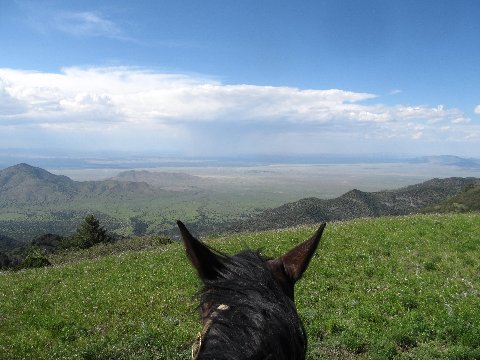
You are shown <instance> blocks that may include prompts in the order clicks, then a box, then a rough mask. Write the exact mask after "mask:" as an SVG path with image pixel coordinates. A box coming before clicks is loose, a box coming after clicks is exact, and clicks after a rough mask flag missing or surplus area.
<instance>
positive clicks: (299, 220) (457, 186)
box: [229, 177, 479, 231]
mask: <svg viewBox="0 0 480 360" xmlns="http://www.w3.org/2000/svg"><path fill="white" fill-rule="evenodd" d="M478 181H479V179H476V178H459V177H453V178H447V179H432V180H429V181H426V182H423V183H421V184H417V185H411V186H407V187H404V188H401V189H398V190H388V191H378V192H363V191H360V190H356V189H354V190H351V191H349V192H347V193H345V194H343V195H342V196H340V197H337V198H335V199H328V200H323V199H318V198H305V199H301V200H299V201H295V202H292V203H288V204H285V205H282V206H280V207H277V208H274V209H267V210H264V211H261V212H259V213H257V214H252V215H250V216H247V217H246V218H244V219H242V220H241V221H238V222H234V223H233V224H231V225H230V228H229V231H258V230H270V229H278V228H286V227H292V226H297V225H303V224H318V223H321V222H323V221H337V220H352V219H356V218H365V217H378V216H391V215H406V214H412V213H418V212H420V211H421V210H422V209H424V208H427V207H431V206H433V205H434V204H439V203H441V202H442V201H446V200H447V199H449V198H451V197H453V196H455V195H458V194H459V193H461V192H462V191H464V190H465V188H466V187H467V186H468V185H469V184H470V185H471V184H474V183H475V182H478Z"/></svg>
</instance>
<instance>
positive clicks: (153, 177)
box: [111, 170, 202, 190]
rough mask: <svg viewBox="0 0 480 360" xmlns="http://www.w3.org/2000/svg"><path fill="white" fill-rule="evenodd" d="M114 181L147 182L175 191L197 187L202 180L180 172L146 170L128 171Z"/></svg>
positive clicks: (114, 178)
mask: <svg viewBox="0 0 480 360" xmlns="http://www.w3.org/2000/svg"><path fill="white" fill-rule="evenodd" d="M111 180H114V181H122V182H125V181H127V182H145V183H147V184H150V185H153V186H156V187H161V188H166V189H172V190H175V189H177V188H179V187H180V188H184V187H186V186H195V184H198V182H199V181H201V180H202V178H200V177H199V176H195V175H190V174H186V173H180V172H163V171H146V170H128V171H122V172H121V173H119V174H118V175H117V176H114V177H112V178H111Z"/></svg>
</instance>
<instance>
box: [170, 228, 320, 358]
mask: <svg viewBox="0 0 480 360" xmlns="http://www.w3.org/2000/svg"><path fill="white" fill-rule="evenodd" d="M178 226H179V228H180V231H181V234H182V238H183V242H184V244H185V248H186V252H187V256H188V258H189V260H190V262H191V263H192V265H193V266H194V268H195V269H196V270H197V272H198V275H199V277H200V278H201V280H202V281H203V289H202V291H201V293H200V311H201V315H202V321H203V324H204V328H203V331H202V332H201V333H200V334H199V337H198V339H197V343H196V344H195V350H194V351H193V354H192V357H194V358H195V359H210V360H212V359H217V360H221V359H229V360H240V359H242V360H246V359H248V360H263V359H272V360H274V359H275V360H281V359H288V360H296V359H305V354H306V348H307V337H306V334H305V329H304V327H303V324H302V321H301V320H300V318H299V316H298V314H297V310H296V308H295V304H294V285H295V282H296V281H297V280H299V279H300V277H301V276H302V274H303V272H304V271H305V270H306V268H307V266H308V264H309V262H310V259H311V258H312V256H313V254H314V253H315V250H316V248H317V246H318V243H319V241H320V238H321V236H322V233H323V229H324V228H325V224H322V225H321V226H320V228H319V229H318V230H317V232H316V233H315V234H314V235H313V236H312V237H311V238H310V239H309V240H307V241H305V242H303V243H302V244H300V245H298V246H297V247H295V248H293V249H292V250H290V251H288V252H287V253H286V254H284V255H282V256H280V257H278V258H275V259H266V258H264V257H262V256H261V255H260V254H259V252H258V251H251V250H245V251H242V252H240V253H239V254H237V255H234V256H228V255H225V254H221V253H219V252H217V251H215V250H212V249H211V248H209V247H208V246H206V245H205V244H203V243H201V242H200V241H198V240H197V239H195V238H194V237H193V236H192V235H191V234H190V232H189V231H188V230H187V228H186V227H185V225H184V224H183V223H182V222H180V221H178Z"/></svg>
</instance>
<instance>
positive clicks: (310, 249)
mask: <svg viewBox="0 0 480 360" xmlns="http://www.w3.org/2000/svg"><path fill="white" fill-rule="evenodd" d="M325 226H326V223H323V224H321V225H320V227H319V228H318V230H317V231H316V232H315V234H313V236H312V237H311V238H310V239H308V240H306V241H304V242H303V243H301V244H300V245H298V246H296V247H294V248H293V249H291V250H290V251H288V252H287V253H286V254H284V255H282V256H280V257H278V258H276V259H273V260H269V261H268V265H269V267H270V269H271V270H272V272H273V274H274V276H275V278H276V279H277V280H278V281H279V282H280V285H281V286H282V288H283V289H284V291H285V292H286V293H287V295H289V296H290V297H292V298H293V286H294V285H295V282H297V281H298V280H299V279H300V278H301V277H302V275H303V273H304V272H305V270H306V269H307V267H308V264H309V263H310V260H311V259H312V257H313V255H314V254H315V250H316V249H317V247H318V244H319V242H320V239H321V237H322V234H323V230H324V229H325Z"/></svg>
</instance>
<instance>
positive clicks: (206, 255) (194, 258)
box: [177, 221, 222, 280]
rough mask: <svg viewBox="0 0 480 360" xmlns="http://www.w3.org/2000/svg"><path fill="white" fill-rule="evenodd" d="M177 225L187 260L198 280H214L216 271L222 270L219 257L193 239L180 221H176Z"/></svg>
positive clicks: (216, 274)
mask: <svg viewBox="0 0 480 360" xmlns="http://www.w3.org/2000/svg"><path fill="white" fill-rule="evenodd" d="M177 225H178V227H179V229H180V233H181V234H182V239H183V243H184V244H185V250H186V252H187V257H188V260H190V262H191V263H192V265H193V267H194V268H195V269H196V270H197V272H198V275H199V276H200V278H201V279H202V280H213V279H215V278H216V277H217V276H218V271H219V270H220V269H221V268H222V263H221V261H220V258H219V256H218V255H216V254H215V253H214V252H212V250H210V249H209V248H208V247H207V246H205V245H204V244H202V243H201V242H200V241H198V240H197V239H196V238H194V237H193V235H192V234H190V232H189V231H188V229H187V227H186V226H185V225H184V224H183V223H182V222H181V221H177Z"/></svg>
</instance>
